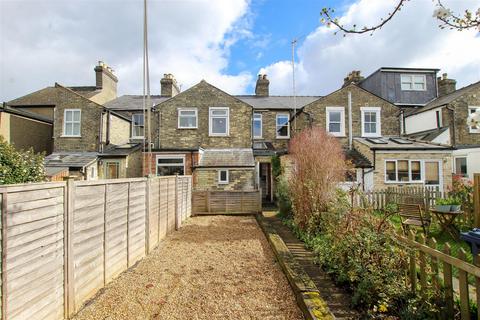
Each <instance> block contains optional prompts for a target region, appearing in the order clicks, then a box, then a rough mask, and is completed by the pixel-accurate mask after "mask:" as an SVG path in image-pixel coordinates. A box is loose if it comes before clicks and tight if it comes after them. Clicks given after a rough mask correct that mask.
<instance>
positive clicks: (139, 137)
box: [131, 113, 145, 139]
mask: <svg viewBox="0 0 480 320" xmlns="http://www.w3.org/2000/svg"><path fill="white" fill-rule="evenodd" d="M135 116H142V117H143V126H136V125H135V120H134V118H135ZM136 127H142V128H143V135H142V136H134V135H133V133H134V132H135V128H136ZM144 137H145V117H144V115H143V113H134V114H132V133H131V138H132V139H143V138H144Z"/></svg>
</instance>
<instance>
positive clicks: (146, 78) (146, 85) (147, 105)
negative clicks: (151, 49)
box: [143, 0, 152, 175]
mask: <svg viewBox="0 0 480 320" xmlns="http://www.w3.org/2000/svg"><path fill="white" fill-rule="evenodd" d="M143 6H144V11H143V13H144V16H143V101H144V102H143V103H144V105H143V107H144V109H143V110H144V114H145V110H146V111H147V122H146V124H147V143H148V174H149V175H150V174H151V173H152V143H151V123H152V122H151V108H152V103H151V99H150V72H149V65H148V31H147V30H148V18H147V17H148V14H147V0H144V1H143ZM145 89H146V93H147V95H146V99H145ZM144 119H145V116H144ZM144 136H145V133H144ZM144 139H145V138H144Z"/></svg>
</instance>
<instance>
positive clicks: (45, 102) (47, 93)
mask: <svg viewBox="0 0 480 320" xmlns="http://www.w3.org/2000/svg"><path fill="white" fill-rule="evenodd" d="M57 93H58V91H57V88H55V87H46V88H43V89H40V90H37V91H34V92H32V93H29V94H27V95H24V96H22V97H19V98H16V99H13V100H11V101H8V102H7V104H8V105H9V106H12V107H15V106H54V105H55V104H56V101H57Z"/></svg>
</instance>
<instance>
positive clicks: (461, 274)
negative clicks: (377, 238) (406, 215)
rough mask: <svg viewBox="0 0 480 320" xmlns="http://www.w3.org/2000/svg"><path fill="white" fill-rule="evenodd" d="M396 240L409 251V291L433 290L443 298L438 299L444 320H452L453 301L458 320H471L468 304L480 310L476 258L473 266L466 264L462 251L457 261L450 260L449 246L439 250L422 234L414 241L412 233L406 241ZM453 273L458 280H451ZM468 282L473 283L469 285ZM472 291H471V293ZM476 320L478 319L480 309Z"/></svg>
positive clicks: (432, 240) (464, 253)
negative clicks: (458, 311) (456, 304)
mask: <svg viewBox="0 0 480 320" xmlns="http://www.w3.org/2000/svg"><path fill="white" fill-rule="evenodd" d="M398 239H399V240H400V241H401V242H402V243H403V244H404V245H406V247H408V248H409V249H410V250H409V252H410V253H409V268H408V271H407V275H408V279H407V283H408V285H409V286H410V288H411V290H412V291H418V292H420V294H425V293H426V291H427V290H428V289H434V290H435V292H437V293H440V294H441V295H442V296H441V297H438V298H440V299H442V300H443V301H444V303H445V304H444V305H443V306H444V310H442V315H444V316H446V317H445V319H454V313H455V310H456V309H457V308H456V307H455V301H459V304H460V306H459V307H460V308H459V309H460V316H461V319H462V320H464V319H465V320H466V319H471V316H470V309H469V306H470V302H474V303H475V304H476V305H477V306H480V267H478V265H479V262H480V260H479V257H478V256H477V257H474V261H475V264H476V265H474V264H471V263H469V262H467V258H466V252H465V251H464V250H463V249H462V248H461V249H460V250H459V251H458V253H457V257H455V256H452V252H451V248H450V245H449V244H448V243H447V244H445V245H444V246H443V248H439V247H438V246H437V242H436V241H435V239H433V238H429V239H428V241H427V242H426V241H425V237H424V235H423V234H420V235H419V239H418V241H417V240H416V239H415V234H414V233H413V232H412V231H410V233H409V235H408V237H405V236H403V235H398ZM454 269H456V270H457V274H458V278H457V277H454V276H453V274H454ZM469 278H471V279H474V280H473V281H470V282H469V280H468V279H469ZM471 287H473V289H474V290H470V289H471ZM469 301H470V302H469ZM475 317H476V318H477V319H480V308H478V309H477V314H476V315H475ZM455 318H456V317H455ZM472 319H473V318H472Z"/></svg>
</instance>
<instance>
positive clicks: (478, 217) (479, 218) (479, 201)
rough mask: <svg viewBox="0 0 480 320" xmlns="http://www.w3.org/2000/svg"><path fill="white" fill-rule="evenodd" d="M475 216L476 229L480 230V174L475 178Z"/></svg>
mask: <svg viewBox="0 0 480 320" xmlns="http://www.w3.org/2000/svg"><path fill="white" fill-rule="evenodd" d="M473 216H474V220H475V227H476V228H480V173H475V174H474V176H473Z"/></svg>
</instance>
